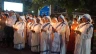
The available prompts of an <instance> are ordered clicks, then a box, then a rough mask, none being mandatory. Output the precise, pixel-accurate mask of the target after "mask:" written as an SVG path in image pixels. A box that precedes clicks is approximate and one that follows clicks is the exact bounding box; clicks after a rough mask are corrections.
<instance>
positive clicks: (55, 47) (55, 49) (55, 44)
mask: <svg viewBox="0 0 96 54" xmlns="http://www.w3.org/2000/svg"><path fill="white" fill-rule="evenodd" d="M51 24H52V26H53V30H52V36H51V53H50V54H60V42H61V41H60V33H58V32H57V24H58V20H57V18H52V23H51Z"/></svg>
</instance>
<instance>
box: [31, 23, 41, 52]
mask: <svg viewBox="0 0 96 54" xmlns="http://www.w3.org/2000/svg"><path fill="white" fill-rule="evenodd" d="M31 30H33V31H35V33H33V32H32V38H31V51H33V52H39V49H40V32H41V24H37V23H36V24H34V25H33V26H32V28H31Z"/></svg>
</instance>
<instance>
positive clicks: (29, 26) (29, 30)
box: [27, 22, 33, 46]
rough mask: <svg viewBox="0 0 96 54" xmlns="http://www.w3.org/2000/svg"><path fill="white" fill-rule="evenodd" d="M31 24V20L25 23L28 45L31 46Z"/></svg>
mask: <svg viewBox="0 0 96 54" xmlns="http://www.w3.org/2000/svg"><path fill="white" fill-rule="evenodd" d="M32 25H33V24H32V23H31V22H29V23H28V24H27V36H28V45H29V46H31V36H32V32H31V26H32Z"/></svg>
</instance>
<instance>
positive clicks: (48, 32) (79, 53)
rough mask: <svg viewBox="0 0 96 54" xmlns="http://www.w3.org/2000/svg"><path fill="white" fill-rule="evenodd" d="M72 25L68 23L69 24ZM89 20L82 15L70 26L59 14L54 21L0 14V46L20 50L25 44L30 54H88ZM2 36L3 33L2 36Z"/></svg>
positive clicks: (9, 13)
mask: <svg viewBox="0 0 96 54" xmlns="http://www.w3.org/2000/svg"><path fill="white" fill-rule="evenodd" d="M71 21H72V20H71ZM91 22H92V19H91V16H90V15H89V14H84V15H82V17H81V18H80V19H79V20H78V18H74V19H73V22H72V24H71V25H69V24H68V23H69V22H68V21H67V19H66V18H65V17H64V16H63V15H62V14H61V15H59V16H58V17H50V16H43V17H40V16H38V17H33V16H32V15H31V14H30V15H26V17H25V16H19V14H16V13H15V12H13V11H6V12H1V17H0V25H1V27H3V30H4V33H5V34H4V35H2V36H3V37H2V36H0V39H2V41H3V44H5V45H7V46H10V45H12V44H14V48H15V49H18V50H22V49H24V48H25V43H27V44H28V46H29V47H30V48H31V51H32V52H40V54H66V52H67V51H70V52H72V53H73V54H90V53H91V38H92V34H93V25H92V23H91ZM2 34H3V33H2Z"/></svg>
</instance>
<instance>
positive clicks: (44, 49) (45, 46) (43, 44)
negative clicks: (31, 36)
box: [40, 16, 52, 54]
mask: <svg viewBox="0 0 96 54" xmlns="http://www.w3.org/2000/svg"><path fill="white" fill-rule="evenodd" d="M41 31H42V32H41V38H40V54H49V50H50V49H49V48H50V35H51V33H52V26H51V24H50V17H49V16H46V17H45V24H44V25H43V26H42V29H41Z"/></svg>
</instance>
